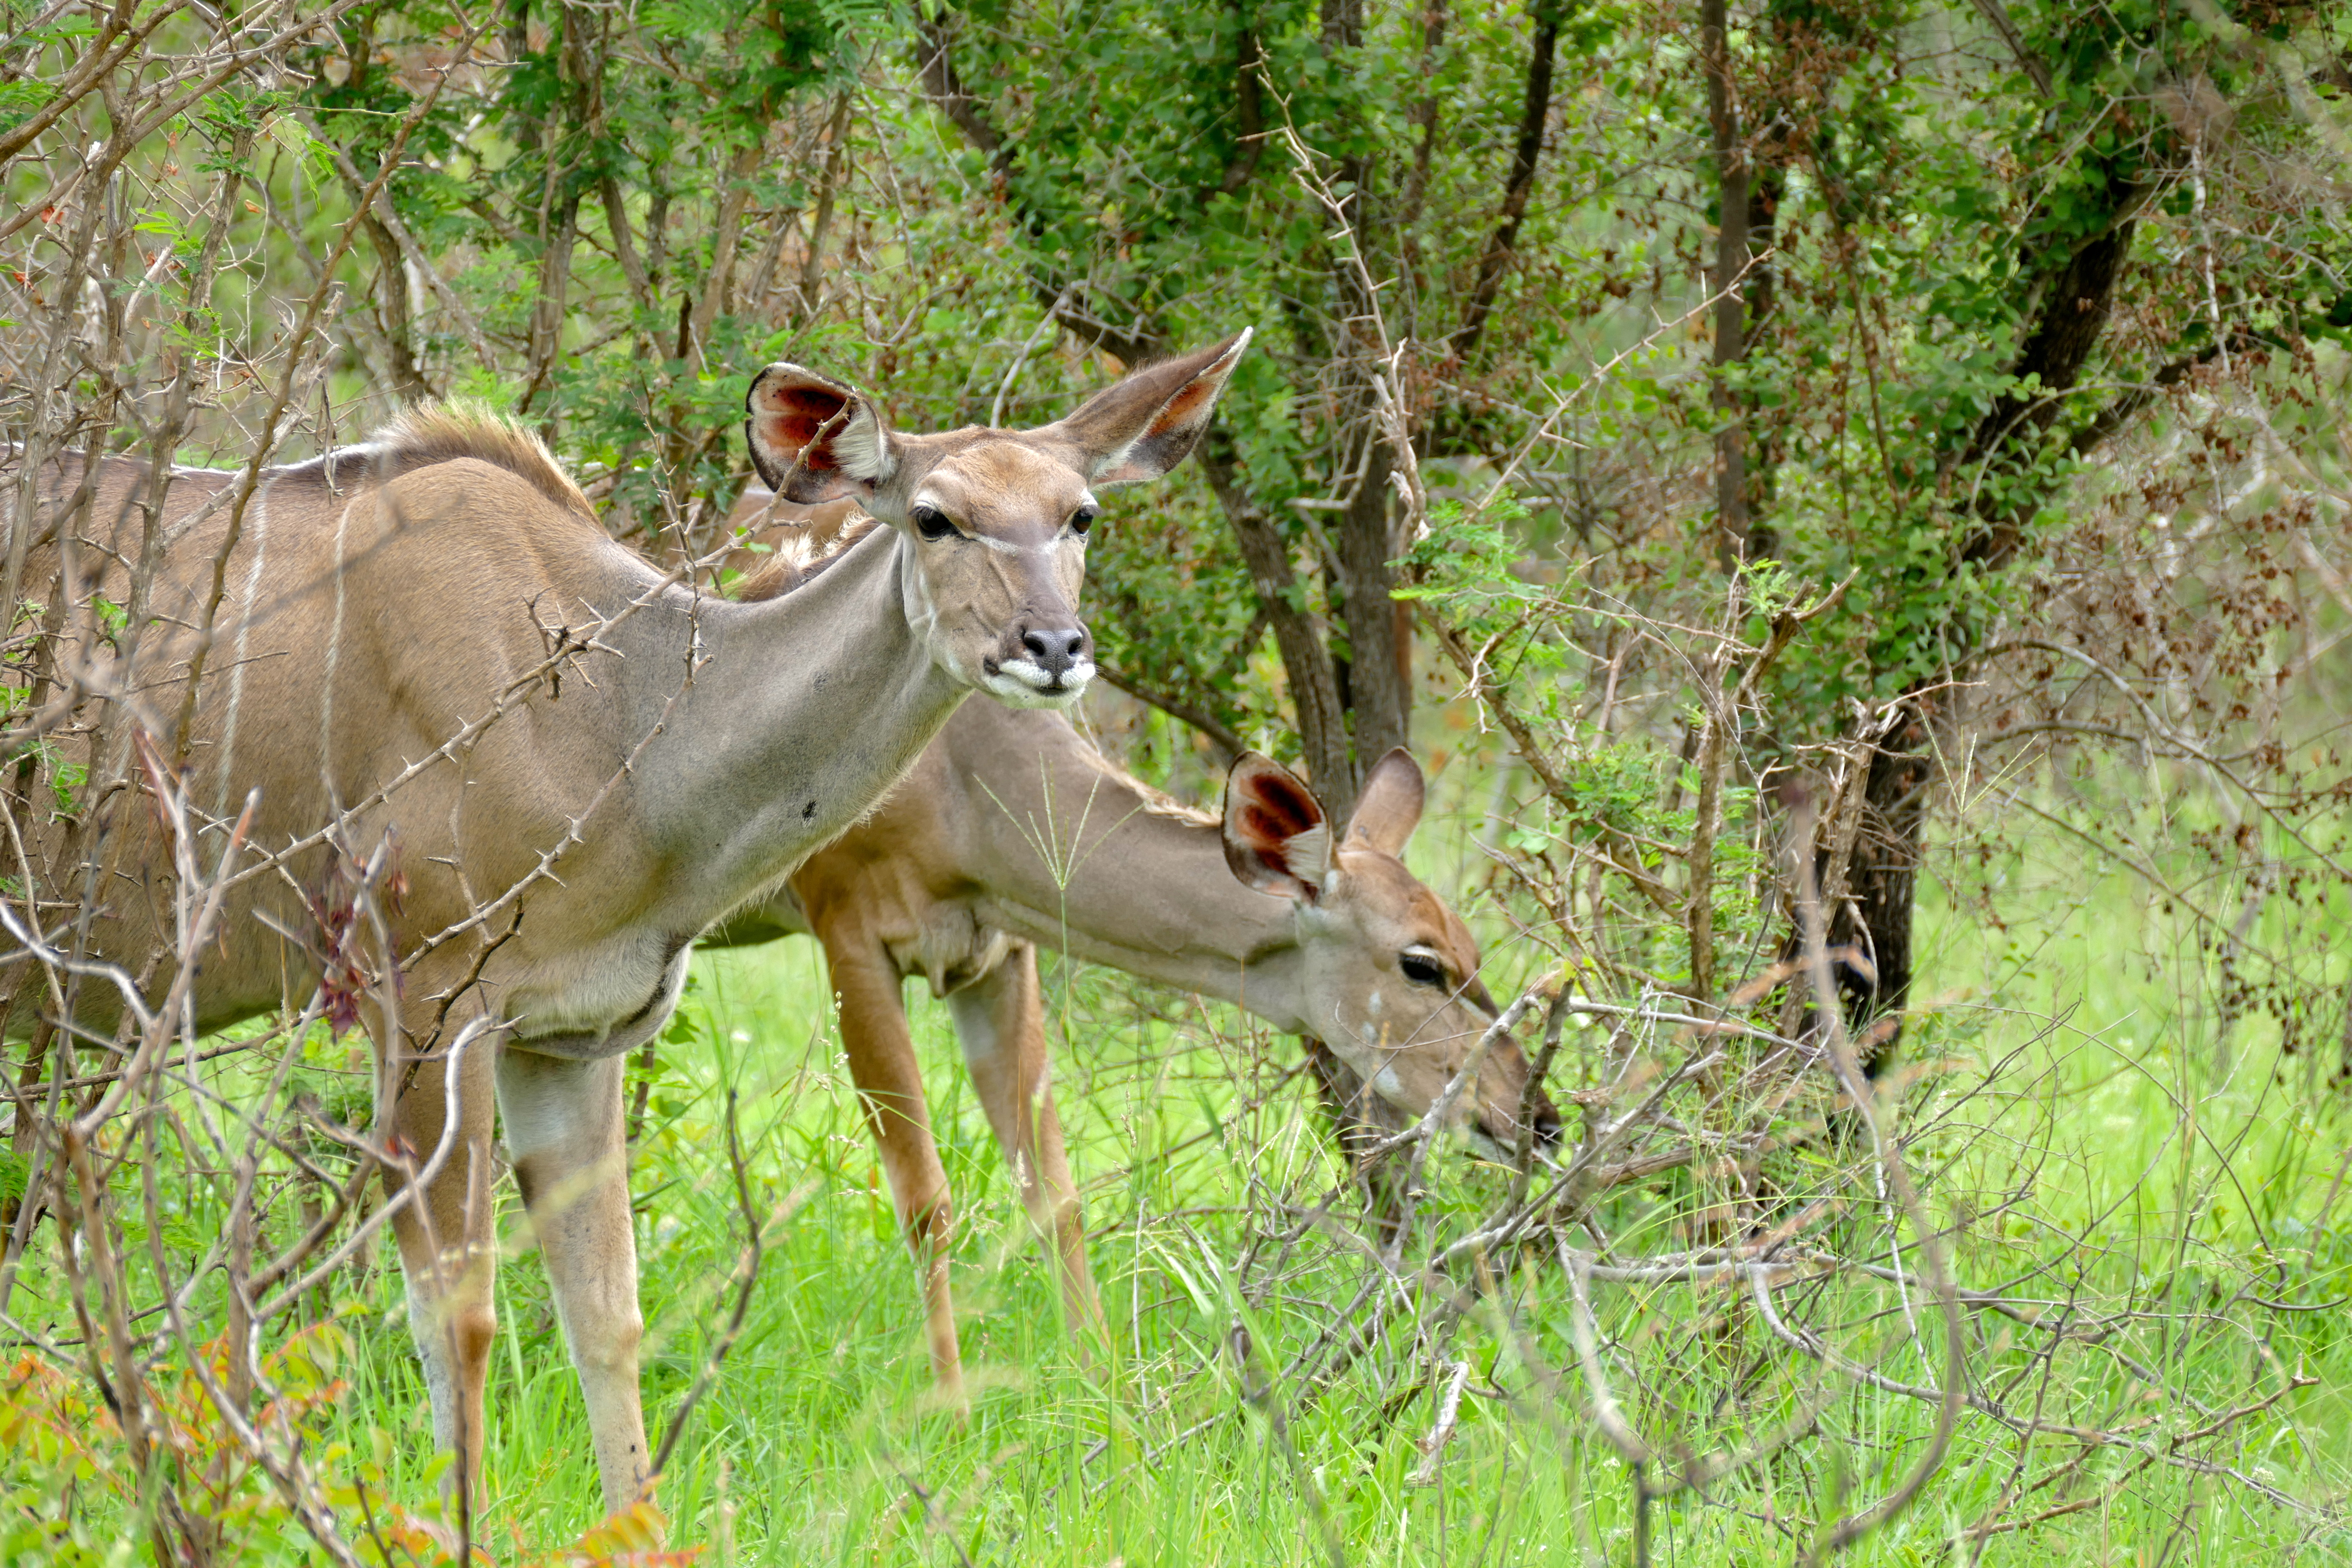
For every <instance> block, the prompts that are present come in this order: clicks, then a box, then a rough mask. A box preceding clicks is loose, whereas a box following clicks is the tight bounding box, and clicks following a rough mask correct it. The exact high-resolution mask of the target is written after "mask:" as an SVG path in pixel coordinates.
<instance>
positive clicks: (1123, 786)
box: [950, 704, 1304, 1031]
mask: <svg viewBox="0 0 2352 1568" xmlns="http://www.w3.org/2000/svg"><path fill="white" fill-rule="evenodd" d="M976 741H983V742H989V744H986V745H985V746H982V745H975V744H973V743H972V742H976ZM950 750H951V751H952V752H953V753H954V763H955V765H956V766H957V767H959V768H961V769H962V770H964V772H965V773H966V776H967V777H969V778H971V780H972V781H973V783H974V787H973V789H972V791H971V795H972V810H973V812H974V813H975V816H976V820H975V821H974V822H973V824H972V825H971V831H972V832H973V833H975V834H976V835H977V836H978V837H979V838H980V839H981V840H982V847H983V854H984V856H985V858H986V860H987V863H988V874H987V876H986V878H985V879H984V880H985V882H986V885H987V889H988V893H989V909H988V910H987V914H986V919H987V920H988V922H989V923H991V924H993V925H997V926H1000V927H1002V928H1003V929H1004V930H1006V931H1011V932H1013V934H1015V935H1018V936H1023V937H1026V938H1028V939H1029V940H1031V941H1033V942H1038V943H1040V944H1042V945H1044V946H1046V947H1051V948H1055V949H1057V950H1059V951H1062V952H1067V953H1069V954H1071V955H1072V956H1074V957H1076V958H1082V959H1085V960H1087V961H1088V962H1089V963H1103V964H1108V965H1110V966H1112V967H1114V968H1118V969H1123V970H1126V971H1127V972H1129V973H1132V974H1139V975H1141V976H1143V977H1144V978H1146V979H1149V980H1154V981H1158V982H1160V984H1166V985H1171V986H1174V987H1176V988H1178V989H1180V990H1186V991H1193V992H1198V993H1200V994H1202V995H1207V996H1214V997H1218V998H1220V999H1222V1000H1223V1001H1227V1002H1232V1003H1234V1004H1236V1005H1241V1006H1243V1007H1245V1008H1247V1009H1248V1010H1249V1011H1251V1012H1252V1013H1255V1014H1256V1015H1257V1016H1260V1017H1262V1018H1264V1019H1265V1020H1266V1021H1267V1022H1269V1023H1272V1024H1274V1025H1275V1026H1276V1027H1279V1028H1284V1029H1288V1030H1294V1031H1296V1030H1297V1029H1299V1028H1301V1027H1302V1026H1303V1025H1304V1020H1303V1018H1302V1016H1301V1015H1302V1009H1303V996H1302V985H1303V973H1302V971H1303V964H1302V962H1301V955H1300V952H1299V950H1298V939H1297V927H1296V924H1295V915H1294V911H1293V909H1292V906H1291V904H1290V902H1289V900H1286V899H1277V898H1271V897H1268V896H1267V895H1265V894H1263V893H1259V892H1255V891H1254V890H1252V889H1248V888H1245V887H1244V886H1242V885H1241V883H1240V882H1238V881H1236V880H1235V879H1234V874H1233V872H1232V870H1231V869H1230V868H1228V867H1227V865H1226V864H1225V854H1224V844H1223V837H1222V835H1221V834H1220V832H1219V830H1218V828H1217V826H1216V825H1215V824H1214V823H1203V822H1200V821H1197V820H1194V819H1192V818H1191V817H1189V816H1178V815H1174V814H1172V813H1171V811H1170V810H1169V809H1168V808H1167V807H1166V805H1165V804H1164V803H1163V802H1162V801H1161V800H1160V798H1159V797H1158V796H1156V795H1151V794H1150V793H1148V792H1147V791H1145V790H1144V789H1142V788H1141V787H1140V786H1139V785H1138V784H1136V783H1135V781H1133V780H1132V779H1129V778H1128V777H1127V776H1126V775H1125V774H1123V773H1118V772H1117V771H1116V770H1114V769H1111V768H1109V767H1108V766H1106V765H1105V764H1104V763H1102V762H1101V760H1100V759H1099V757H1098V756H1097V755H1095V754H1094V753H1093V752H1092V749H1091V748H1089V747H1087V745H1086V743H1085V742H1083V741H1082V740H1080V739H1079V738H1078V736H1077V735H1076V732H1074V731H1072V730H1071V729H1070V728H1069V727H1068V726H1067V725H1066V724H1064V723H1061V722H1060V721H1056V720H1053V719H1051V718H1048V717H1047V716H1045V715H1041V714H1019V715H1015V714H1006V713H1003V712H1002V711H1001V710H1000V711H991V710H987V709H986V708H983V707H982V705H980V704H975V705H974V706H973V707H972V708H971V709H967V710H964V712H962V713H961V714H960V715H958V720H957V722H956V724H955V725H953V726H951V728H950Z"/></svg>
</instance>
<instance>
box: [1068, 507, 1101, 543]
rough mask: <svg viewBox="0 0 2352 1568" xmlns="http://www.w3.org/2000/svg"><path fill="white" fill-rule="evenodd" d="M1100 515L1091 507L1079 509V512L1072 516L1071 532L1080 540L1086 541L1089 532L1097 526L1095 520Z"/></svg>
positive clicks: (1073, 513)
mask: <svg viewBox="0 0 2352 1568" xmlns="http://www.w3.org/2000/svg"><path fill="white" fill-rule="evenodd" d="M1100 515H1101V514H1100V513H1099V512H1097V511H1096V510H1095V509H1094V508H1092V507H1090V506H1082V507H1080V508H1078V510H1076V511H1074V512H1072V513H1071V514H1070V531H1071V532H1072V533H1075V534H1076V535H1077V536H1078V537H1079V538H1081V539H1084V538H1085V537H1086V534H1087V530H1088V529H1090V528H1092V527H1093V526H1094V525H1095V519H1096V518H1097V517H1098V516H1100Z"/></svg>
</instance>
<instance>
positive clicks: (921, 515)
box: [912, 506, 956, 540]
mask: <svg viewBox="0 0 2352 1568" xmlns="http://www.w3.org/2000/svg"><path fill="white" fill-rule="evenodd" d="M912 516H913V520H914V524H915V531H916V532H917V533H919V534H921V535H922V536H923V537H924V538H925V539H930V540H940V539H945V538H946V537H947V536H948V535H949V534H950V533H953V532H954V531H956V525H955V524H954V523H952V522H950V521H948V514H947V513H945V512H943V511H941V510H940V509H939V508H937V507H935V506H919V507H917V508H916V509H915V510H914V512H913V514H912Z"/></svg>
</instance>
